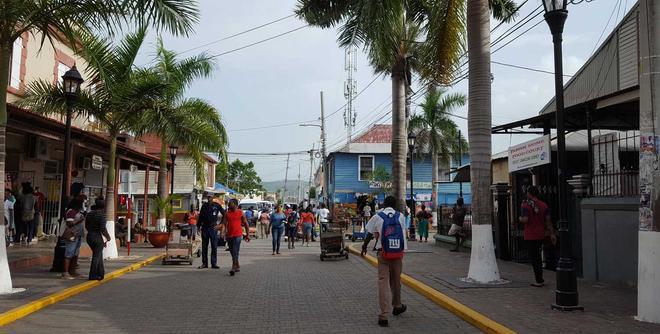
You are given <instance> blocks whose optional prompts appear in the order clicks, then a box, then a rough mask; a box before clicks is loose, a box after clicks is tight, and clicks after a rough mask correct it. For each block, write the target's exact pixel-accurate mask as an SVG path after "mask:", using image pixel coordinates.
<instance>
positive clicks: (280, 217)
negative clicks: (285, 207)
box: [268, 204, 286, 255]
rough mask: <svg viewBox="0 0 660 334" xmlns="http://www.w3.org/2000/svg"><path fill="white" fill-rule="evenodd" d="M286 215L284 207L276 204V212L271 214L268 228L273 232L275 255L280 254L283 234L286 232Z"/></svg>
mask: <svg viewBox="0 0 660 334" xmlns="http://www.w3.org/2000/svg"><path fill="white" fill-rule="evenodd" d="M285 222H286V216H285V215H284V212H282V207H281V206H280V205H279V204H278V205H277V206H275V212H273V213H272V214H271V215H270V224H269V226H268V229H269V230H271V229H272V232H273V255H275V253H277V254H280V243H281V241H282V234H284V228H285V226H284V225H285Z"/></svg>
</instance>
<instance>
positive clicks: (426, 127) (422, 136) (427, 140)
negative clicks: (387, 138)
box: [409, 90, 467, 223]
mask: <svg viewBox="0 0 660 334" xmlns="http://www.w3.org/2000/svg"><path fill="white" fill-rule="evenodd" d="M463 105H465V95H463V94H446V91H444V90H439V91H436V90H431V91H429V92H428V93H427V95H426V98H425V100H424V103H423V104H422V112H421V113H420V114H416V115H413V116H412V117H411V118H410V124H409V126H410V131H411V132H414V133H416V135H417V148H418V151H419V152H420V153H421V152H425V153H428V152H430V153H431V165H432V168H433V172H432V174H431V184H432V186H433V190H432V202H433V220H434V221H433V222H434V223H436V222H437V220H436V219H437V208H436V205H437V202H438V191H437V187H436V185H437V182H438V161H440V162H442V163H444V164H448V163H449V161H450V157H451V156H452V154H454V153H456V152H458V143H459V141H460V142H461V145H462V146H463V147H466V148H467V142H466V141H465V138H464V137H463V136H461V138H459V137H458V136H459V131H458V126H457V125H456V123H455V122H454V121H453V120H452V119H451V117H450V116H449V114H450V113H451V112H452V111H454V110H455V109H456V108H458V107H461V106H463Z"/></svg>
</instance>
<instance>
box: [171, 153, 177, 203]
mask: <svg viewBox="0 0 660 334" xmlns="http://www.w3.org/2000/svg"><path fill="white" fill-rule="evenodd" d="M178 149H179V147H177V146H176V145H170V160H172V180H171V182H170V203H172V195H174V161H175V160H176V151H177V150H178Z"/></svg>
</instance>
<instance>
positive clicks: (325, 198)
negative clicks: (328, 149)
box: [321, 91, 330, 206]
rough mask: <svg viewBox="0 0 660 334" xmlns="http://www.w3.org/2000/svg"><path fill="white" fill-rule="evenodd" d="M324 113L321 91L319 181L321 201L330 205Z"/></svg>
mask: <svg viewBox="0 0 660 334" xmlns="http://www.w3.org/2000/svg"><path fill="white" fill-rule="evenodd" d="M325 163H326V161H325V111H324V107H323V91H321V171H322V175H323V180H322V181H321V184H322V189H323V201H324V202H325V205H326V206H328V205H330V202H329V201H328V184H327V180H328V175H326V174H327V173H326V172H327V170H326V166H325Z"/></svg>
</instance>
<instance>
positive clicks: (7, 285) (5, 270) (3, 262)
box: [0, 44, 13, 294]
mask: <svg viewBox="0 0 660 334" xmlns="http://www.w3.org/2000/svg"><path fill="white" fill-rule="evenodd" d="M11 52H12V51H11V44H10V45H2V49H1V50H0V92H2V94H0V178H2V180H4V179H5V157H6V153H5V140H6V137H5V134H6V129H7V128H6V127H7V86H8V85H9V55H11ZM4 197H5V193H4V191H3V192H2V194H1V195H0V200H2V203H4V202H5V198H4ZM0 216H2V217H4V216H5V213H4V206H3V205H0ZM0 221H1V222H0V294H5V293H11V292H12V290H13V289H12V288H13V287H12V283H11V274H10V272H9V260H8V259H7V247H6V245H5V226H4V224H5V220H4V219H0Z"/></svg>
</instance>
